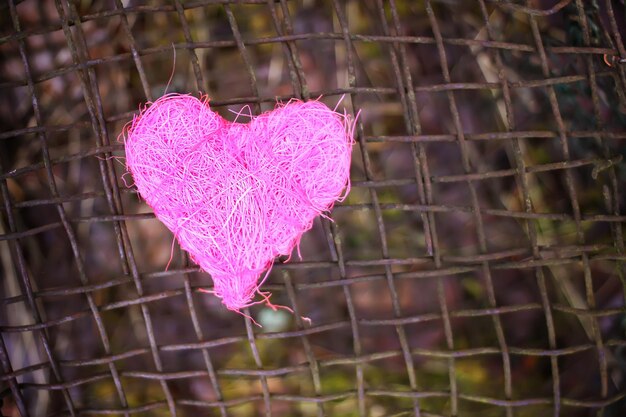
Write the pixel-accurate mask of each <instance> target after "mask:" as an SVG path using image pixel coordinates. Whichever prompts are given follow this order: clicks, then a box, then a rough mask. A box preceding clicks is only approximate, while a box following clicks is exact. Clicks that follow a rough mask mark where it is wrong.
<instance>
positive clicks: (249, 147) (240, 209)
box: [122, 94, 354, 311]
mask: <svg viewBox="0 0 626 417" xmlns="http://www.w3.org/2000/svg"><path fill="white" fill-rule="evenodd" d="M129 125H130V126H129V127H127V129H125V131H124V132H123V134H122V135H123V138H124V141H125V148H126V164H127V167H128V170H129V171H130V172H131V173H132V176H133V178H134V181H135V185H136V187H137V189H138V191H139V193H140V195H141V196H142V197H143V198H144V199H145V200H146V202H147V203H148V204H149V205H150V206H151V207H152V209H153V210H154V213H155V214H156V216H157V218H158V219H159V220H160V221H161V222H163V223H164V224H165V225H166V226H167V227H168V228H169V229H170V230H171V231H172V232H173V233H174V235H175V236H176V238H177V239H178V242H179V243H180V245H181V247H182V248H183V249H185V250H186V251H187V252H189V254H190V255H191V257H192V259H193V260H194V262H196V263H197V264H198V265H200V267H201V268H202V269H203V270H204V271H206V272H208V273H209V274H211V276H212V278H213V282H214V293H215V295H216V296H218V297H220V298H221V299H222V301H223V303H224V305H226V307H227V308H229V309H231V310H236V311H240V309H242V308H244V307H247V306H250V305H253V304H255V303H254V302H253V301H252V299H253V298H254V296H255V293H257V292H258V293H260V291H259V286H260V285H261V284H262V282H261V283H259V279H260V278H261V277H262V276H263V277H266V275H265V274H264V271H266V270H268V268H270V267H271V265H272V263H273V261H274V259H275V258H276V257H277V256H279V255H290V254H291V252H292V250H293V248H294V247H295V246H296V245H298V244H299V242H300V238H301V236H302V235H303V233H305V232H306V231H307V230H309V229H310V228H311V226H312V224H313V220H314V219H315V217H317V216H318V215H320V214H321V213H323V212H324V211H327V210H330V209H331V208H332V206H333V204H334V202H335V201H337V200H341V199H342V198H344V197H345V195H347V193H348V191H349V188H350V180H349V170H350V158H351V151H352V145H353V139H352V137H353V128H354V123H353V119H352V118H351V117H350V116H348V115H345V114H341V113H337V112H335V111H333V110H331V109H329V108H328V107H327V106H325V105H324V104H322V103H320V102H319V101H307V102H302V101H298V100H292V101H290V102H288V103H287V104H279V105H278V106H277V107H276V109H274V110H273V111H271V112H267V113H264V114H261V115H260V116H256V117H252V118H251V120H250V122H249V123H246V124H241V123H231V122H229V121H226V120H225V119H223V118H222V117H221V116H220V115H218V114H217V113H215V112H213V111H212V110H211V109H210V107H209V103H208V99H207V98H206V97H203V98H202V100H200V99H198V98H196V97H193V96H191V95H179V94H168V95H165V96H163V97H161V98H159V99H158V100H157V101H155V102H154V103H152V104H150V105H149V106H147V107H146V108H144V109H143V110H142V111H141V114H139V115H138V116H136V117H135V118H134V119H133V121H132V123H130V124H129ZM264 279H265V278H263V280H264ZM265 294H266V293H262V294H261V296H262V297H264V300H265V301H267V302H269V300H268V298H267V297H268V296H267V295H265Z"/></svg>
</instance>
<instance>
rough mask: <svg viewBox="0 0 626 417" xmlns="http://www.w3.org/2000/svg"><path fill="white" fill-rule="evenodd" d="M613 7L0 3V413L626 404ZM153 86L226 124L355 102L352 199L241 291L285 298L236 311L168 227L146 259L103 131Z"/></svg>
mask: <svg viewBox="0 0 626 417" xmlns="http://www.w3.org/2000/svg"><path fill="white" fill-rule="evenodd" d="M625 22H626V20H625V12H624V2H623V1H620V0H597V1H595V0H594V1H583V0H560V1H557V0H532V1H530V0H529V1H488V0H472V1H461V0H440V1H414V0H371V1H369V0H368V1H364V0H362V1H357V0H241V1H234V0H233V1H230V0H195V1H183V0H167V1H166V0H161V1H154V2H140V1H133V0H94V1H88V0H76V1H69V0H54V1H53V0H44V1H35V0H22V1H20V0H8V1H6V2H2V4H0V54H1V55H0V56H1V58H0V203H1V207H0V265H1V268H0V277H1V278H0V284H1V285H0V336H1V337H0V366H1V367H0V399H1V400H2V413H0V414H2V415H8V416H18V415H32V416H45V415H54V416H57V415H72V416H74V415H101V414H106V415H120V416H130V415H133V416H134V415H150V416H165V415H178V416H191V415H198V413H200V414H201V415H210V416H235V417H238V416H256V415H266V416H269V415H273V416H324V415H327V416H389V415H393V416H409V415H414V416H457V415H462V416H507V417H509V416H557V415H561V416H592V415H593V416H607V417H612V416H622V415H624V412H625V411H626V399H625V396H626V387H625V381H624V378H625V376H626V354H625V348H626V338H625V332H626V316H625V314H624V313H625V312H626V310H625V295H626V281H625V273H626V270H625V269H626V268H625V266H624V262H625V261H626V256H625V250H624V231H623V226H624V223H625V222H626V214H625V213H624V205H625V204H626V198H625V196H624V194H625V193H624V192H623V190H622V189H623V184H624V180H625V179H626V166H625V165H624V161H623V158H624V156H625V155H626V142H625V140H626V97H625V93H626V89H625V82H626V72H625V69H626V64H624V60H626V51H625V49H624V45H623V38H622V36H623V35H624V29H625ZM170 78H171V80H170ZM168 81H169V87H168ZM166 87H167V91H168V92H182V93H192V94H201V93H202V94H208V95H209V97H210V98H211V106H212V107H213V109H215V110H217V111H219V112H220V113H221V114H222V115H223V116H224V117H225V118H227V119H229V120H233V119H234V118H235V113H236V112H238V111H240V110H241V109H242V108H243V107H244V106H249V107H250V109H251V111H252V112H253V113H255V114H258V113H260V112H262V111H267V110H270V109H272V108H273V107H274V105H275V103H276V101H281V100H282V101H286V100H288V99H289V98H292V97H297V98H300V99H304V100H306V99H317V98H320V97H321V100H322V101H323V102H325V103H326V104H328V105H329V106H330V107H331V108H334V107H335V106H337V105H338V108H339V109H340V110H342V111H343V109H345V110H346V111H347V112H349V113H352V114H356V113H357V112H360V115H359V119H358V124H357V129H356V140H357V146H355V148H354V153H353V159H352V161H353V163H352V169H351V180H352V191H351V193H350V195H349V196H348V198H347V199H346V200H345V201H344V202H343V203H341V204H338V205H337V206H336V207H335V208H334V209H333V211H332V213H330V214H329V217H328V218H320V219H317V220H316V221H315V225H314V227H313V229H312V230H311V231H309V232H308V233H307V234H306V235H305V236H304V237H303V239H302V243H301V245H300V252H301V254H302V257H301V258H298V257H297V256H292V257H291V259H290V260H289V262H285V261H286V259H278V260H277V262H276V265H275V267H274V268H273V270H272V273H271V276H270V278H269V279H268V281H267V283H266V284H265V286H264V288H265V289H268V290H270V291H271V292H272V293H273V297H272V301H273V302H274V303H276V304H282V305H285V306H289V307H291V308H293V309H294V311H295V314H293V315H292V314H290V313H289V312H287V311H284V310H279V311H276V312H274V311H272V310H271V309H268V308H266V307H264V306H260V305H259V306H255V307H253V308H251V309H250V310H249V311H246V313H247V314H249V315H250V316H252V317H253V318H254V319H255V320H256V321H257V322H259V323H260V324H261V325H262V326H263V327H262V328H258V327H256V326H254V325H253V324H252V323H251V321H250V320H248V319H245V318H244V317H243V316H241V315H238V314H236V313H233V312H231V311H228V310H227V309H226V308H225V307H223V306H222V305H221V303H220V301H219V300H218V299H217V298H215V297H213V296H211V295H208V294H202V293H198V292H197V291H196V290H197V288H199V287H202V288H208V289H210V288H211V285H212V283H211V279H210V277H209V276H208V275H207V274H205V273H202V272H200V271H199V270H198V268H197V267H196V266H195V265H194V264H193V263H191V262H190V261H189V259H188V257H187V256H186V254H185V253H183V252H182V251H181V250H180V249H179V248H178V247H177V246H174V248H175V249H174V252H173V258H172V263H171V265H170V267H169V268H167V269H166V265H167V264H168V261H169V260H170V254H171V247H172V239H173V237H172V234H171V233H170V232H169V231H168V230H167V229H166V228H165V226H163V225H162V224H161V223H160V222H159V221H157V220H156V219H155V218H154V216H153V214H152V211H151V209H150V208H149V207H148V206H147V205H146V204H145V203H144V202H143V201H141V200H140V199H139V198H138V196H137V194H136V191H135V190H134V189H133V188H132V187H131V188H128V187H127V186H126V185H125V182H124V181H125V180H128V179H129V177H128V176H125V172H126V171H125V166H124V152H123V145H122V144H121V143H120V142H119V141H118V135H119V134H120V132H121V130H122V127H123V126H124V124H125V123H127V122H128V121H129V120H131V119H132V116H133V115H134V114H136V112H137V111H138V109H139V108H140V106H142V105H143V104H144V103H146V102H149V101H151V100H155V99H156V98H158V97H159V96H160V95H162V94H163V93H164V92H165V91H166ZM338 103H339V104H338ZM131 182H132V181H127V183H131ZM301 316H305V317H308V318H310V319H311V323H307V322H306V321H304V320H302V319H301V318H300V317H301Z"/></svg>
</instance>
